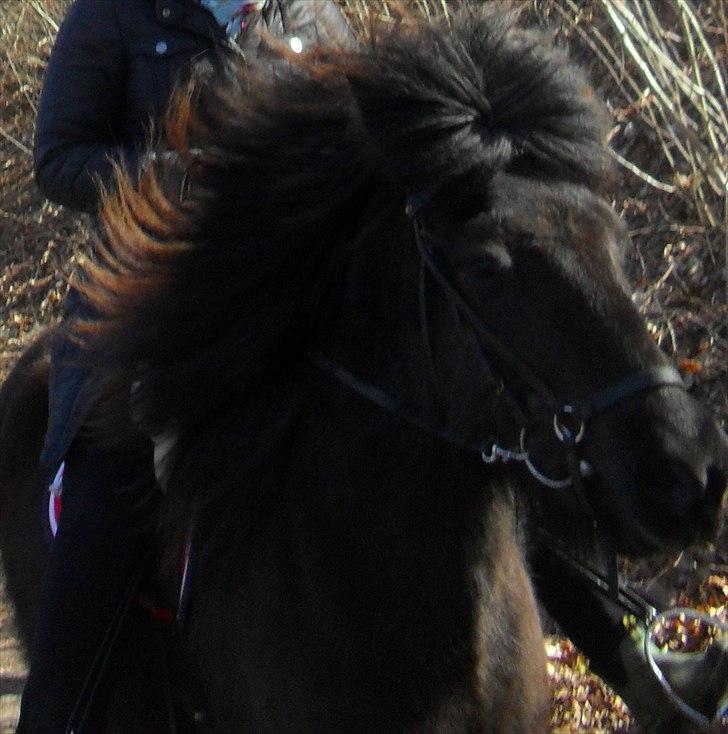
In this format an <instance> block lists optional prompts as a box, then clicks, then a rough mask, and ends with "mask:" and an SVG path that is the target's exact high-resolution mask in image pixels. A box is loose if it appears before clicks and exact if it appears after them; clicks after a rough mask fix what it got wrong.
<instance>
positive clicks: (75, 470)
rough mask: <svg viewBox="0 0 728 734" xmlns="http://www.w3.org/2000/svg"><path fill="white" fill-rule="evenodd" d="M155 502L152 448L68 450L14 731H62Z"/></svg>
mask: <svg viewBox="0 0 728 734" xmlns="http://www.w3.org/2000/svg"><path fill="white" fill-rule="evenodd" d="M140 443H141V439H140ZM156 495H157V490H156V487H155V480H154V472H153V462H152V450H151V445H149V446H146V444H145V445H144V447H143V450H142V452H141V454H140V452H139V446H136V447H134V450H129V447H123V446H122V447H115V448H108V447H105V446H100V445H92V444H90V443H88V442H87V441H85V440H84V439H82V438H80V439H77V440H76V441H75V442H74V443H73V444H72V446H71V449H70V450H69V452H68V454H67V455H66V467H65V472H64V477H63V508H62V512H61V518H60V522H59V526H58V533H57V535H56V538H55V541H54V544H53V551H52V554H51V560H50V565H49V568H48V572H47V576H46V580H45V587H44V592H43V597H42V601H41V610H40V619H39V622H38V628H37V633H36V642H35V648H34V651H33V653H32V656H31V668H30V675H29V678H28V682H27V684H26V688H25V691H24V693H23V700H22V707H21V718H20V723H19V726H18V731H19V732H63V731H65V729H66V725H67V722H68V719H69V716H70V715H71V713H72V711H73V708H74V706H75V703H76V700H77V698H78V696H79V694H80V692H81V690H82V689H83V684H84V681H85V679H86V677H87V675H88V673H89V670H90V669H91V667H92V665H93V661H94V659H95V656H96V654H97V652H98V650H99V647H100V645H101V643H102V642H103V639H104V637H105V634H106V632H107V630H108V628H109V625H110V623H111V622H112V620H113V619H114V617H115V614H116V612H117V610H118V608H119V606H120V604H121V603H122V602H123V600H124V592H125V590H126V589H127V587H128V585H129V583H130V581H131V579H132V578H133V576H134V574H135V572H136V571H137V569H138V568H139V567H140V564H141V563H142V562H143V560H144V557H145V555H146V554H147V552H148V547H149V542H150V536H151V532H152V520H151V518H153V516H154V511H153V510H154V506H155V504H156V501H157V497H156Z"/></svg>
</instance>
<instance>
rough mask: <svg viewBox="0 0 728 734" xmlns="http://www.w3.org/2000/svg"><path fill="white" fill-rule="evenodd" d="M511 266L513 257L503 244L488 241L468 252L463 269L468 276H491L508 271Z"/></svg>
mask: <svg viewBox="0 0 728 734" xmlns="http://www.w3.org/2000/svg"><path fill="white" fill-rule="evenodd" d="M512 266H513V258H512V257H511V253H510V252H509V251H508V249H507V248H506V247H505V245H502V244H500V243H493V242H489V243H488V244H487V245H481V246H479V247H477V248H475V249H474V250H473V251H472V252H471V253H470V254H469V256H468V258H467V261H466V263H465V267H464V270H465V271H466V272H467V274H468V275H469V276H470V277H476V278H491V277H493V276H494V275H499V274H502V273H506V272H508V271H509V270H510V269H511V267H512Z"/></svg>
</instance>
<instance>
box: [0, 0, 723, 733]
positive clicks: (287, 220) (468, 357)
mask: <svg viewBox="0 0 728 734" xmlns="http://www.w3.org/2000/svg"><path fill="white" fill-rule="evenodd" d="M166 133H167V135H166V143H165V145H166V149H167V150H171V152H167V153H165V154H162V153H163V150H162V149H160V150H159V151H158V152H159V153H160V154H159V155H157V156H156V157H153V158H151V159H150V163H149V165H148V167H147V168H146V170H145V171H144V173H143V174H142V176H141V180H140V181H139V182H138V185H137V184H136V182H132V181H130V180H128V179H126V178H124V177H123V176H122V177H121V178H120V181H119V191H118V193H116V194H113V195H110V196H109V197H108V198H107V200H106V203H105V206H104V211H103V217H102V220H103V226H104V229H105V237H104V242H103V245H102V246H100V247H99V248H98V252H97V255H96V259H95V261H94V262H90V263H88V264H87V266H86V269H85V272H86V278H85V281H84V286H83V289H84V292H85V294H86V297H87V298H88V299H89V300H90V301H91V302H92V304H93V305H94V307H95V308H96V309H97V310H98V311H99V312H100V314H101V318H100V321H99V322H97V323H95V324H93V325H88V324H87V325H85V326H82V327H81V329H80V330H81V332H82V334H83V335H84V337H85V338H86V340H87V344H88V353H89V354H90V355H91V358H92V359H93V362H94V364H95V365H96V369H98V371H99V374H100V375H101V376H102V377H103V378H104V380H105V383H106V385H107V389H106V390H105V394H106V393H109V394H113V395H122V396H124V395H126V396H131V403H132V411H131V412H132V414H133V416H134V419H135V421H136V422H137V423H138V425H140V426H142V427H143V429H144V430H145V431H146V432H148V434H149V435H150V436H152V437H153V438H154V440H155V443H156V445H157V447H158V458H159V459H160V462H159V467H158V469H159V474H160V477H161V480H162V483H163V485H164V486H165V487H166V495H165V500H164V520H165V523H164V527H165V530H164V534H163V537H164V541H163V542H164V544H165V545H167V546H168V547H169V548H172V549H173V550H172V551H171V553H170V554H171V555H172V556H174V555H175V553H176V548H177V541H178V538H179V537H180V536H181V535H183V534H184V531H185V530H186V529H187V528H189V527H193V528H194V546H193V547H194V553H193V558H194V563H193V567H194V572H193V574H192V580H191V585H190V587H189V606H188V610H187V611H188V613H187V619H186V624H185V626H184V628H183V630H182V634H183V636H184V638H185V640H186V642H187V646H188V649H189V650H190V651H191V654H192V655H193V657H194V659H195V661H196V665H197V666H198V668H199V671H200V673H201V677H202V679H203V680H204V681H205V687H206V689H207V691H208V694H209V697H210V710H209V713H210V716H211V717H212V720H213V721H214V722H215V726H216V728H217V729H218V730H220V731H249V732H276V733H279V732H307V731H310V732H376V731H382V732H499V733H500V732H513V733H514V734H516V733H518V734H523V733H527V732H534V733H535V732H543V731H544V730H545V729H546V726H547V725H546V719H547V714H548V689H547V682H546V677H545V664H544V663H545V661H544V651H543V645H542V639H541V628H540V623H539V616H538V612H537V606H536V601H535V597H534V591H533V588H532V584H531V580H530V578H529V569H528V565H527V562H526V553H527V547H526V543H525V542H524V538H526V537H527V536H528V534H529V533H528V516H529V514H531V511H532V510H531V504H532V502H531V501H530V499H529V497H534V496H536V495H537V494H538V495H540V496H544V497H545V501H544V503H543V504H544V506H546V507H548V506H550V504H551V503H553V502H555V501H557V500H558V499H559V498H560V506H561V507H564V506H570V507H571V508H572V510H573V516H574V522H576V519H577V518H579V517H581V518H584V517H586V518H588V522H587V525H588V526H590V525H591V523H592V521H596V522H597V525H598V528H599V533H600V535H601V537H603V538H606V539H608V542H609V543H611V544H613V545H614V546H615V547H616V548H617V549H618V550H619V551H622V552H625V553H628V554H632V555H639V554H645V553H649V552H653V551H656V550H659V549H662V548H665V547H669V548H677V547H684V546H686V545H687V544H690V543H692V542H693V541H695V540H696V539H699V538H701V537H706V536H707V535H708V534H709V533H710V532H711V531H712V530H713V529H714V527H715V522H716V519H717V514H718V507H719V504H720V500H721V497H722V495H723V491H724V488H725V471H726V466H727V459H726V441H725V437H724V436H722V434H721V433H720V432H719V430H718V429H717V427H716V425H715V423H714V421H713V420H712V419H711V417H710V415H709V414H708V412H707V411H706V410H705V409H704V408H703V407H701V406H700V405H698V404H697V403H696V402H695V401H694V400H693V399H692V398H691V397H690V396H689V395H688V394H687V393H686V391H685V390H684V389H683V387H682V385H681V384H680V382H679V378H678V377H677V376H676V374H675V372H674V370H672V369H671V368H669V367H667V366H666V360H665V358H664V356H663V355H662V354H661V353H660V352H659V350H658V349H657V347H656V346H655V344H654V343H653V341H652V340H651V338H650V337H649V335H648V333H647V332H646V330H645V328H644V325H643V323H642V321H641V319H640V318H639V316H638V314H637V311H636V310H635V308H634V306H633V305H632V303H631V301H630V298H629V294H628V290H627V287H626V285H625V281H624V277H623V275H622V272H621V269H620V253H621V250H622V249H623V248H624V247H625V246H626V236H625V230H624V227H623V226H622V224H621V223H620V221H619V220H618V219H617V217H616V215H615V214H614V212H613V211H612V209H611V208H610V206H609V204H608V201H607V199H606V198H605V197H606V187H607V183H608V180H607V179H608V174H609V164H608V160H609V157H608V154H607V151H606V149H605V147H604V139H605V125H604V119H603V115H602V113H601V111H600V108H599V105H598V103H597V102H596V101H595V99H594V96H593V94H592V92H591V91H590V89H589V87H588V85H587V83H586V80H585V78H584V76H583V75H582V74H581V73H580V71H579V70H578V69H576V68H575V67H574V66H573V65H572V64H571V63H570V62H569V61H568V60H567V58H566V57H565V55H564V53H563V52H562V51H560V50H558V49H554V48H552V47H551V46H549V45H548V44H546V43H545V42H544V41H543V40H542V39H541V38H540V37H539V36H538V34H536V33H534V32H531V31H526V30H523V29H520V28H518V27H516V26H515V25H514V23H513V22H512V19H510V18H508V17H504V16H493V15H484V14H482V13H480V12H478V13H471V14H466V15H463V16H461V17H460V18H459V19H457V20H456V21H455V23H454V25H453V26H452V27H444V26H443V27H441V26H431V25H414V24H408V23H403V24H400V25H397V26H394V27H393V28H391V29H389V30H386V31H382V32H373V33H372V36H371V38H367V39H366V40H364V41H363V42H362V45H361V46H360V47H359V49H358V50H356V51H353V52H347V53H344V54H337V53H335V52H321V53H318V54H313V55H310V56H305V55H304V56H301V57H296V58H291V59H289V60H288V61H287V62H286V63H284V64H282V65H279V66H276V67H275V68H274V69H273V70H272V71H269V70H267V69H260V68H255V69H249V68H246V67H245V65H244V64H243V63H242V62H241V61H237V60H231V61H230V63H229V64H228V65H227V66H226V67H225V68H224V69H222V70H221V71H220V72H219V73H216V74H214V75H212V76H211V77H210V78H207V79H205V80H202V81H198V82H197V83H196V85H195V86H193V87H192V88H190V89H188V90H185V91H184V92H182V93H180V95H179V96H178V99H177V103H176V105H175V106H174V108H173V109H172V111H171V112H170V114H169V116H168V118H167V123H166ZM36 356H38V355H30V356H28V357H27V358H26V359H25V360H24V363H23V364H22V365H21V367H20V368H19V369H20V371H21V372H22V373H23V374H22V375H17V374H16V375H14V376H13V377H12V378H11V379H12V380H14V381H15V384H16V385H18V384H23V385H24V387H23V390H27V391H28V392H27V394H28V395H29V396H32V395H34V396H35V400H36V403H35V404H36V405H38V406H40V405H41V404H42V401H43V399H44V398H43V387H44V385H43V382H42V377H43V375H42V374H41V372H38V374H37V375H36V374H35V373H34V372H33V370H35V369H36V367H35V364H36V361H34V359H35V357H36ZM9 389H11V388H10V387H8V388H6V391H5V392H6V394H5V400H6V401H7V400H8V395H7V392H8V390H9ZM6 405H7V403H6ZM21 412H22V409H20V408H18V409H15V408H13V407H12V405H7V407H6V410H5V414H4V415H3V417H2V420H3V424H2V426H3V427H2V431H3V433H2V435H3V439H4V443H3V446H2V450H3V452H4V454H3V459H2V467H3V470H4V473H3V475H2V476H1V477H0V481H2V493H3V494H4V495H5V499H4V500H3V501H4V503H5V506H7V505H8V504H12V503H13V502H14V500H12V499H11V498H10V497H9V496H8V494H9V493H11V492H16V491H17V488H16V485H20V484H21V483H22V481H24V480H23V479H22V478H21V475H22V473H23V472H31V471H34V469H33V468H32V459H30V458H29V452H30V450H31V449H32V451H33V452H36V451H37V448H38V442H39V439H40V436H41V434H42V420H41V419H40V417H37V418H36V420H35V423H34V428H33V430H32V431H30V436H31V438H30V439H26V438H25V437H24V435H23V434H21V433H20V432H19V429H18V425H19V424H18V421H20V420H21V415H20V414H21ZM113 416H114V413H113V412H109V414H108V415H107V416H106V417H103V416H102V417H101V418H100V419H99V420H101V421H102V422H103V423H104V424H105V426H106V428H109V427H111V430H112V431H113V430H114V427H115V425H116V424H115V423H114V420H115V418H114V417H113ZM519 440H520V441H521V442H522V447H521V448H520V449H519V448H518V447H519ZM505 449H512V450H513V453H511V454H508V453H507V452H506V451H505ZM516 454H517V456H516ZM162 455H163V456H162ZM482 455H485V456H486V458H492V459H493V462H494V463H486V462H484V461H483V460H482ZM499 458H500V459H503V458H510V459H512V460H511V461H510V462H508V463H499V462H498V461H497V460H498V459H499ZM516 459H517V460H518V461H515V460H516ZM526 459H527V461H526ZM524 464H525V465H526V466H524ZM526 467H530V468H531V470H532V472H531V473H529V472H527V471H526ZM531 474H533V476H532V475H531ZM28 476H30V475H29V474H28ZM534 477H536V478H534ZM544 484H545V485H547V486H543V485H544ZM41 491H42V490H41V489H40V488H38V492H41ZM5 512H7V510H5ZM564 524H569V525H570V524H571V521H570V522H569V523H564ZM6 532H7V529H6ZM559 532H560V533H561V534H562V535H564V536H566V535H568V528H566V527H562V528H560V529H559ZM172 565H174V564H172ZM161 573H162V575H164V570H163V569H162V572H161ZM173 573H174V571H172V570H170V571H169V574H170V575H171V574H173ZM555 583H558V580H555Z"/></svg>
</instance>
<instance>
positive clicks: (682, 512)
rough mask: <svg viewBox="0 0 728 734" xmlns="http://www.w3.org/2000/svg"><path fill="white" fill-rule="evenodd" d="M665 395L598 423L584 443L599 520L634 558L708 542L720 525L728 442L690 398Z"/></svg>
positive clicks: (649, 398) (677, 393) (622, 408)
mask: <svg viewBox="0 0 728 734" xmlns="http://www.w3.org/2000/svg"><path fill="white" fill-rule="evenodd" d="M661 392H662V393H664V395H656V394H653V395H649V396H647V397H646V398H645V399H643V400H640V401H636V403H635V404H634V405H632V404H630V405H624V406H620V408H619V409H617V410H615V411H614V412H613V414H610V415H608V416H604V417H600V418H598V419H596V420H595V421H594V423H593V425H592V426H591V429H592V430H591V435H590V436H589V437H588V440H587V441H585V447H584V451H585V453H586V458H587V460H588V461H589V463H590V465H591V466H592V467H593V469H594V476H593V477H591V478H589V479H588V480H587V481H586V482H585V488H586V490H587V492H588V493H589V495H590V502H591V503H592V504H593V506H595V507H598V508H599V510H600V512H599V514H601V515H603V517H597V520H598V521H601V522H602V524H603V525H604V526H605V529H606V530H607V531H608V532H609V533H610V535H612V536H613V538H614V540H615V543H616V545H617V550H619V551H620V552H622V553H625V554H626V555H631V556H638V555H645V554H647V553H650V552H654V551H665V550H670V551H674V550H682V549H683V548H686V547H688V546H690V545H692V544H694V543H696V542H700V541H706V540H709V539H711V538H713V537H715V535H716V534H717V532H718V529H719V527H720V523H721V521H722V520H723V514H724V512H723V509H724V508H723V499H724V495H725V492H726V478H727V477H728V437H726V435H725V433H723V431H722V430H721V429H720V428H719V427H718V426H717V424H716V422H715V420H714V419H713V418H712V416H710V415H709V413H708V411H707V410H706V409H705V408H703V407H702V406H701V405H700V404H699V403H697V401H695V400H694V399H693V398H691V397H690V396H689V395H687V394H686V393H684V392H682V391H677V390H672V389H666V390H663V391H661Z"/></svg>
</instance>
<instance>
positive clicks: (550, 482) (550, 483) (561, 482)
mask: <svg viewBox="0 0 728 734" xmlns="http://www.w3.org/2000/svg"><path fill="white" fill-rule="evenodd" d="M520 445H521V454H522V456H523V459H522V461H523V463H524V464H525V465H526V468H527V469H528V471H529V472H530V473H531V476H532V477H534V479H536V480H537V481H538V482H540V483H541V484H543V485H544V487H548V488H549V489H567V488H568V487H570V486H571V485H572V479H571V477H566V478H565V479H552V478H551V477H547V476H546V475H545V474H544V473H543V472H542V471H541V470H540V469H539V468H538V467H537V466H536V465H535V464H534V463H533V461H531V457H530V456H529V454H528V451H526V429H525V428H521V437H520Z"/></svg>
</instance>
